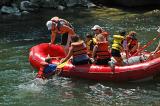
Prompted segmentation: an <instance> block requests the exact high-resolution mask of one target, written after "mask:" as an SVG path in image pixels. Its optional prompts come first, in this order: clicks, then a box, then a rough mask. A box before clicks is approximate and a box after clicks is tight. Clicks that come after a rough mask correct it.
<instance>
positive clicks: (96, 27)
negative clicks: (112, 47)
mask: <svg viewBox="0 0 160 106" xmlns="http://www.w3.org/2000/svg"><path fill="white" fill-rule="evenodd" d="M92 30H93V31H94V33H95V36H94V37H95V38H96V36H97V35H98V34H101V35H103V36H104V37H106V40H108V39H107V37H108V35H109V33H108V32H106V31H104V30H103V29H102V27H100V26H99V25H94V27H93V28H92Z"/></svg>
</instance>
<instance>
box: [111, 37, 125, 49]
mask: <svg viewBox="0 0 160 106" xmlns="http://www.w3.org/2000/svg"><path fill="white" fill-rule="evenodd" d="M113 39H114V40H113V44H112V49H116V50H119V51H120V50H121V49H122V41H123V40H124V37H123V36H121V35H114V36H113Z"/></svg>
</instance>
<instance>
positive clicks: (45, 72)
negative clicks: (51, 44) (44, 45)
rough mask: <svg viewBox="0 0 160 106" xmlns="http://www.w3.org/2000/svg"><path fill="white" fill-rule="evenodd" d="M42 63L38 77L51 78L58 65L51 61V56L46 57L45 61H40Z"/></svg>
mask: <svg viewBox="0 0 160 106" xmlns="http://www.w3.org/2000/svg"><path fill="white" fill-rule="evenodd" d="M40 65H41V66H40V69H39V70H38V73H37V75H36V78H42V79H46V78H49V77H50V76H52V75H53V74H54V73H55V71H56V70H55V69H56V68H57V65H55V64H52V63H51V58H46V59H45V61H44V62H41V63H40Z"/></svg>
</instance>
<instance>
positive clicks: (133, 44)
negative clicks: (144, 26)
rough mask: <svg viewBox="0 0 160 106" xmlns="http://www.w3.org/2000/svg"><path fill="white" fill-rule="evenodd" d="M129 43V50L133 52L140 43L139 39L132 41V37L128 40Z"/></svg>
mask: <svg viewBox="0 0 160 106" xmlns="http://www.w3.org/2000/svg"><path fill="white" fill-rule="evenodd" d="M127 42H128V48H129V50H131V49H132V48H133V47H134V46H135V45H137V43H138V41H137V39H132V38H131V37H128V38H127Z"/></svg>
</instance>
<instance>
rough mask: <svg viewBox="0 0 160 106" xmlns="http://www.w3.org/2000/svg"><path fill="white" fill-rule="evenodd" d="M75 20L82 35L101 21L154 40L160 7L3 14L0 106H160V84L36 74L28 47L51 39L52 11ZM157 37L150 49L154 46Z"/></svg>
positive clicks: (107, 26) (109, 27) (143, 39)
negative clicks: (39, 77)
mask: <svg viewBox="0 0 160 106" xmlns="http://www.w3.org/2000/svg"><path fill="white" fill-rule="evenodd" d="M55 15H57V16H59V17H62V18H64V19H67V20H68V21H70V22H71V23H72V24H73V26H74V27H75V30H76V32H77V33H78V34H79V35H81V36H83V37H84V35H85V34H86V33H87V32H89V31H90V28H91V27H92V26H93V25H95V24H99V25H100V26H102V27H103V28H104V29H105V30H108V31H109V32H110V33H111V36H112V35H113V34H114V33H115V32H116V31H118V30H120V29H126V30H127V31H130V30H135V31H137V33H138V39H139V41H140V42H141V44H145V43H146V42H147V41H149V40H151V39H153V38H154V37H155V36H156V35H157V34H158V33H157V32H156V30H157V28H158V26H159V25H160V12H159V11H158V10H154V11H150V10H148V11H138V10H137V11H135V10H132V11H128V10H123V9H115V8H99V9H81V8H78V9H74V10H72V9H68V10H66V11H54V10H43V11H41V12H40V13H35V14H29V15H25V16H8V15H3V16H0V106H159V105H160V83H159V81H155V80H150V81H146V82H134V83H133V82H127V83H112V82H97V81H91V80H84V79H71V78H61V77H54V78H53V79H51V80H48V81H40V80H36V79H35V75H36V73H33V72H32V68H31V67H30V64H29V62H28V54H29V49H30V48H31V47H32V46H34V45H37V44H39V43H42V42H49V39H50V38H49V32H48V31H47V28H46V26H45V23H46V21H47V20H49V19H50V18H51V17H52V16H55ZM157 42H158V40H157V41H156V42H155V43H153V44H152V45H151V46H150V47H149V48H148V50H154V49H155V47H156V45H157Z"/></svg>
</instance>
